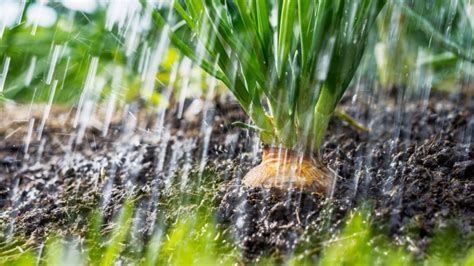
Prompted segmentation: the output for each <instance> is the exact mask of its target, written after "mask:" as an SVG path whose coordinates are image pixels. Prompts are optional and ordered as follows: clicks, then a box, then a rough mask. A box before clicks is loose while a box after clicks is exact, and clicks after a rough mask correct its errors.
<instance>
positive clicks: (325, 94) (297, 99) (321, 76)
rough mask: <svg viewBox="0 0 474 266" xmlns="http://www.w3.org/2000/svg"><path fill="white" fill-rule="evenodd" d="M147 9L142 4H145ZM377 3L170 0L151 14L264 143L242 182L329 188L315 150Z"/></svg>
mask: <svg viewBox="0 0 474 266" xmlns="http://www.w3.org/2000/svg"><path fill="white" fill-rule="evenodd" d="M142 2H143V4H144V5H145V3H144V1H142ZM385 2H386V1H384V0H360V1H342V0H322V1H306V0H279V1H256V0H250V1H249V0H235V1H214V0H185V1H174V2H173V7H174V10H171V11H169V12H163V11H160V10H159V9H158V10H155V11H156V12H154V13H153V19H154V22H155V24H156V25H157V26H159V27H162V28H163V30H166V31H169V33H170V38H171V40H172V42H173V43H174V45H175V46H176V47H178V48H179V49H180V50H181V52H182V53H183V54H184V55H186V56H188V57H189V58H191V59H192V60H193V61H194V62H195V63H197V64H198V65H200V66H201V67H202V68H203V69H204V70H205V71H207V72H208V73H209V74H211V75H213V76H214V77H216V78H217V79H219V80H221V81H222V82H223V83H224V84H225V85H226V86H227V87H228V88H229V89H230V91H231V92H232V93H233V94H234V96H235V97H236V99H237V100H238V102H239V103H240V105H241V106H242V108H243V110H244V111H245V112H246V113H247V114H248V115H249V117H250V118H251V120H252V122H253V124H252V125H247V124H244V123H241V122H239V123H238V124H239V125H242V126H245V127H248V128H252V129H255V130H256V131H258V132H259V136H260V139H261V141H262V142H263V144H264V147H265V148H264V153H263V161H262V163H261V164H260V165H259V166H257V167H255V168H254V169H252V170H251V171H250V172H249V173H248V174H247V175H246V176H245V177H244V180H243V182H244V184H246V185H248V186H266V187H282V188H287V187H289V186H293V187H296V188H310V189H313V190H314V191H316V192H320V193H324V192H327V191H328V190H329V189H330V187H331V184H332V183H333V180H334V177H335V175H334V173H333V172H332V171H330V170H329V169H328V168H327V167H326V166H325V165H324V164H323V163H322V162H321V159H320V157H321V156H320V154H319V150H320V146H321V144H322V142H323V138H324V136H325V134H326V129H327V126H328V123H329V120H330V117H331V115H332V114H333V112H334V110H335V108H336V105H337V104H338V102H339V101H340V99H341V97H342V96H343V94H344V92H345V90H346V89H347V87H348V85H349V82H350V81H351V80H352V78H353V76H354V74H355V71H356V69H357V67H358V65H359V62H360V60H361V58H362V55H363V53H364V49H365V48H366V46H367V37H368V33H369V30H370V28H371V27H372V24H373V23H374V21H375V19H376V17H377V15H378V14H379V12H380V11H381V9H382V8H383V6H384V5H385Z"/></svg>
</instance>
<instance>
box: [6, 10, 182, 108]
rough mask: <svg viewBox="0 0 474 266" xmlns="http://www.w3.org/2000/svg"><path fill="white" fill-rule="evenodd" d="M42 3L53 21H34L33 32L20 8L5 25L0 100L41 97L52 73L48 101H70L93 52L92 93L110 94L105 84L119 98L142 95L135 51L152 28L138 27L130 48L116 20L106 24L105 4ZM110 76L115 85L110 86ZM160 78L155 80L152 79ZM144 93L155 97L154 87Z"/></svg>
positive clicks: (172, 56)
mask: <svg viewBox="0 0 474 266" xmlns="http://www.w3.org/2000/svg"><path fill="white" fill-rule="evenodd" d="M31 3H33V1H28V2H27V6H26V8H25V10H24V13H25V14H26V11H27V10H28V5H29V4H31ZM48 6H50V7H52V8H54V9H55V11H56V13H57V14H58V19H57V21H56V23H55V24H54V26H52V27H41V26H39V27H37V29H36V30H35V33H34V34H33V27H34V26H33V25H32V24H31V23H28V22H27V21H26V15H25V14H23V16H22V18H23V21H22V22H21V23H19V24H17V25H16V26H13V27H10V28H6V29H5V32H4V33H3V36H2V38H1V39H0V60H2V63H3V62H4V61H5V60H6V58H7V57H9V58H10V59H11V62H10V67H9V69H8V73H7V78H6V82H5V87H4V90H3V95H1V94H0V100H1V99H2V98H3V99H13V100H15V101H19V102H29V101H32V100H33V101H36V102H45V101H47V100H48V97H49V93H50V90H51V86H52V85H51V84H52V83H53V82H52V81H51V79H52V80H57V81H58V85H57V89H56V93H55V96H54V101H55V102H57V103H69V104H71V103H75V102H76V101H77V100H78V98H79V96H80V94H81V93H82V92H83V89H84V86H85V85H86V82H87V81H86V80H87V75H88V72H89V69H90V68H91V62H92V58H94V57H96V58H98V65H97V71H96V75H95V81H96V82H95V83H94V84H93V86H92V87H93V92H92V93H93V94H95V95H94V96H93V97H95V98H96V99H97V100H99V99H101V98H104V97H105V96H107V95H108V94H110V92H111V90H115V93H116V94H118V96H119V99H122V100H125V101H130V100H132V99H137V98H140V97H142V96H143V95H142V92H141V88H142V83H143V78H142V75H141V74H140V73H141V72H140V71H139V64H140V62H139V60H140V58H139V56H140V54H141V53H140V52H138V51H142V49H143V46H144V45H146V41H148V40H154V39H157V38H158V36H159V35H160V32H159V31H158V30H155V29H153V28H151V29H146V30H144V31H143V32H140V33H138V35H137V38H139V39H140V38H141V39H140V41H139V42H137V44H136V47H132V50H133V53H130V52H127V49H128V48H127V47H126V42H127V40H126V38H125V37H124V35H123V34H120V29H118V27H117V26H114V27H113V28H112V29H111V30H108V29H106V27H105V25H106V20H107V10H106V9H105V8H103V7H101V8H98V9H97V10H96V11H95V12H94V13H92V14H86V13H82V12H73V11H70V10H67V9H65V8H64V7H63V6H62V5H61V4H60V3H59V2H53V3H49V4H48ZM55 53H56V55H57V58H55ZM178 56H179V55H178V54H177V53H176V52H173V51H172V50H168V51H167V54H166V55H165V56H164V59H163V62H162V65H161V68H160V73H161V78H166V75H169V72H170V70H171V67H172V63H174V62H175V61H177V57H178ZM2 67H3V64H2ZM51 74H52V75H51ZM49 75H51V79H50V77H49ZM114 82H116V84H115V88H112V87H113V86H114ZM160 82H161V81H160V80H158V84H160ZM161 84H163V83H161ZM158 87H160V86H158ZM161 87H163V85H161ZM147 97H149V98H148V99H147V100H150V101H151V102H152V103H157V102H158V101H159V100H160V99H159V98H160V92H159V91H158V88H157V90H154V91H153V93H152V94H151V95H147Z"/></svg>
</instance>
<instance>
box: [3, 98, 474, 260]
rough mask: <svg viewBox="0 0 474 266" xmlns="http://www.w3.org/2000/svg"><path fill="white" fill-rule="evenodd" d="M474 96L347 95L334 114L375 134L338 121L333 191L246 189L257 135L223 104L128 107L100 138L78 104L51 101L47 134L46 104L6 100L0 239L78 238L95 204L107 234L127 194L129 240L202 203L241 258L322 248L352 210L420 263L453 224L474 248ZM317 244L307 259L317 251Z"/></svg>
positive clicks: (97, 120) (333, 134)
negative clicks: (77, 121) (134, 225)
mask: <svg viewBox="0 0 474 266" xmlns="http://www.w3.org/2000/svg"><path fill="white" fill-rule="evenodd" d="M395 94H396V93H395ZM469 97H471V96H466V95H463V94H458V95H452V96H447V95H434V96H432V97H431V99H430V100H429V101H417V100H412V101H402V100H400V99H403V97H400V95H392V96H390V97H387V98H386V99H382V98H381V99H374V98H370V97H367V99H368V100H365V99H361V98H363V97H359V98H358V99H355V100H354V97H353V96H351V95H349V96H347V97H345V98H344V100H343V102H342V104H341V108H342V109H343V110H345V111H346V112H347V113H348V114H350V115H351V116H352V117H353V118H354V119H356V120H357V121H359V122H360V123H362V124H364V125H365V126H366V127H367V128H369V129H370V131H369V132H362V131H358V130H357V129H355V128H354V127H352V126H351V125H349V124H347V123H346V122H345V121H342V120H340V119H339V118H337V117H334V118H333V119H332V122H331V124H330V126H329V130H328V134H327V138H326V142H325V144H324V146H323V148H322V149H323V159H324V162H325V163H327V164H328V166H329V167H331V168H332V169H333V170H335V171H336V172H337V173H338V174H339V178H338V179H337V182H336V184H335V187H334V190H333V191H332V193H331V195H329V196H327V197H323V196H321V195H316V194H313V193H311V192H310V191H297V190H289V191H281V190H277V189H263V188H246V187H244V186H242V185H241V184H240V179H241V178H242V177H243V176H244V175H245V173H246V172H247V171H248V170H249V169H251V168H252V167H253V166H255V165H257V164H258V163H259V158H260V153H261V146H260V144H259V142H258V139H257V138H256V136H255V134H254V133H251V132H248V131H247V130H244V129H239V128H235V127H233V126H232V125H231V123H232V122H234V121H237V120H239V121H246V118H245V114H244V113H243V112H242V111H241V109H240V107H239V106H238V105H237V104H236V103H235V102H234V101H233V100H232V99H230V98H228V97H219V98H215V99H214V100H213V101H211V102H210V103H209V102H204V101H202V102H200V103H199V102H197V101H198V100H189V101H186V102H185V104H184V108H183V112H182V113H183V115H182V116H181V117H180V115H179V114H180V113H181V111H180V110H178V109H170V110H167V111H166V112H165V113H159V114H157V113H156V112H152V111H150V110H147V108H143V107H142V106H141V104H140V103H136V104H132V105H129V106H127V108H126V109H125V108H124V109H123V110H119V111H117V112H116V115H114V117H112V118H111V121H112V122H111V124H110V127H109V129H108V131H107V132H106V133H104V122H103V121H104V118H103V116H102V114H103V113H105V111H104V110H101V109H100V108H99V109H98V110H97V114H96V115H95V116H93V117H92V118H91V119H89V120H88V125H87V127H83V128H81V125H79V126H77V127H76V128H74V127H73V125H72V123H73V120H74V116H75V110H74V109H71V108H65V107H58V106H56V107H54V108H53V109H52V112H51V113H50V114H49V119H48V120H47V121H46V124H45V127H44V130H43V131H42V132H41V138H39V137H38V134H39V131H38V130H37V129H38V128H39V126H40V125H41V121H42V116H43V110H44V107H43V106H32V107H30V106H26V107H25V106H21V105H8V104H7V105H5V106H3V107H0V108H1V110H0V113H2V115H3V118H2V122H0V140H1V141H0V229H1V231H0V234H1V238H2V239H7V238H8V237H10V236H12V235H15V236H23V237H26V238H29V239H32V240H33V242H35V243H39V242H41V241H42V240H43V239H44V238H45V237H46V236H48V234H51V233H54V234H68V233H74V234H77V233H79V234H81V233H85V230H86V229H87V225H88V221H89V219H88V216H89V215H90V214H91V213H93V212H94V211H96V210H99V212H100V213H101V215H102V217H103V219H104V226H102V232H103V233H107V232H109V231H110V226H111V225H112V224H113V219H114V217H116V215H117V213H118V211H119V210H120V208H121V206H122V204H123V203H124V201H125V200H126V199H127V198H133V199H134V203H135V212H136V213H137V214H136V215H135V217H136V218H137V220H139V221H140V226H138V229H137V232H138V233H140V235H141V236H142V237H143V238H144V239H145V241H146V239H147V238H149V236H150V235H151V233H152V231H153V230H156V226H157V224H164V225H166V226H171V225H172V224H173V222H174V221H175V219H176V218H177V217H178V216H185V215H186V213H189V211H190V210H191V209H193V208H201V209H202V208H204V207H206V208H207V209H206V211H207V212H208V213H215V214H216V217H217V218H216V219H215V220H216V221H217V223H218V225H219V226H221V227H223V228H225V229H226V230H225V231H226V232H227V233H228V235H230V236H231V237H233V238H234V239H235V242H236V243H237V244H236V245H237V246H238V247H239V248H240V249H241V250H242V251H243V253H244V257H245V258H247V259H253V258H255V257H258V256H260V255H262V254H271V255H273V256H285V255H287V254H291V252H293V251H294V250H295V249H298V248H301V247H304V246H305V245H306V244H308V243H313V245H314V243H316V242H318V241H323V240H324V239H327V237H328V236H329V237H330V236H331V234H334V233H335V232H336V231H337V230H339V229H341V227H343V224H344V221H345V217H347V215H348V214H349V213H350V212H351V210H353V209H354V208H356V207H360V206H365V208H366V209H368V210H369V213H370V215H371V220H372V221H373V223H374V225H375V226H376V228H377V230H378V231H380V232H382V233H384V234H387V235H388V236H390V237H391V238H392V239H393V240H394V241H395V242H396V243H397V244H400V245H405V246H409V248H410V250H412V251H413V252H414V253H415V254H416V255H418V256H423V254H424V252H425V249H426V247H427V246H428V245H429V243H430V241H431V240H432V238H433V236H434V234H435V232H436V231H437V230H439V229H440V228H443V226H444V227H445V226H447V224H452V223H455V224H456V225H457V226H458V228H459V230H460V234H461V235H463V236H465V239H464V242H463V245H464V246H465V247H466V248H469V247H472V246H473V242H474V240H473V239H474V237H472V236H473V226H474V136H473V135H474V133H473V132H474V131H473V130H474V119H473V114H474V105H473V104H472V103H473V102H474V101H472V99H469ZM148 109H149V108H148ZM27 114H30V115H27ZM22 115H24V116H25V117H21V116H22ZM32 117H33V118H35V120H34V123H33V124H34V126H33V130H32V131H31V130H30V132H28V131H29V130H28V126H29V124H30V123H31V118H32ZM178 117H180V118H178ZM81 131H82V132H81ZM29 133H30V135H31V136H30V137H31V138H29V137H28V135H29ZM26 146H28V147H26ZM196 194H199V195H200V196H199V198H196V196H195V195H196ZM203 203H204V204H203ZM204 205H207V206H204ZM203 206H204V207H203ZM166 226H165V227H166ZM314 250H315V252H314V254H308V255H315V254H317V253H318V249H317V248H316V249H314Z"/></svg>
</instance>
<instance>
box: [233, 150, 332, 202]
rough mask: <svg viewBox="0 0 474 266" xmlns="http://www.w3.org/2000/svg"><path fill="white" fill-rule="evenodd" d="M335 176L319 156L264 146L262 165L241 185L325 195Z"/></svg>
mask: <svg viewBox="0 0 474 266" xmlns="http://www.w3.org/2000/svg"><path fill="white" fill-rule="evenodd" d="M336 176H337V175H336V173H335V172H334V171H332V170H331V169H329V168H328V167H326V165H324V164H323V163H322V162H321V160H320V159H319V158H318V156H314V155H312V154H300V153H297V152H294V151H291V150H286V149H278V148H269V147H265V148H264V150H263V156H262V162H261V163H260V164H259V165H257V166H256V167H254V168H253V169H251V170H250V171H249V172H248V173H247V174H246V175H245V177H244V179H243V180H242V182H243V184H244V185H246V186H248V187H265V188H280V189H288V188H295V189H302V190H308V191H311V192H314V193H318V194H323V195H324V194H328V193H329V192H330V190H331V187H332V185H333V183H334V181H335V179H336Z"/></svg>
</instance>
